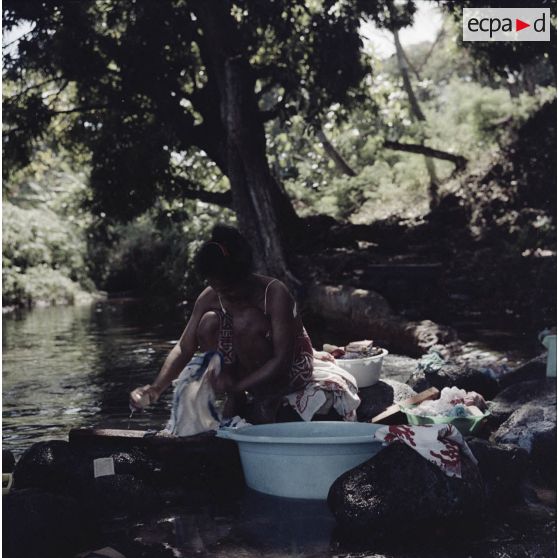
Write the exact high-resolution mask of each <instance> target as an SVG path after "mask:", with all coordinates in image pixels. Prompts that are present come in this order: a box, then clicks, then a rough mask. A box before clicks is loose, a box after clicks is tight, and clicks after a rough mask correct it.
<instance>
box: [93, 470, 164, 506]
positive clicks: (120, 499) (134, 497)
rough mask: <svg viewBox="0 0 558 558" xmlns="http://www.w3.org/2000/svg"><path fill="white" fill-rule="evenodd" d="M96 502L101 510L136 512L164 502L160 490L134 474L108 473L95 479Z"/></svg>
mask: <svg viewBox="0 0 558 558" xmlns="http://www.w3.org/2000/svg"><path fill="white" fill-rule="evenodd" d="M95 504H96V507H97V509H98V511H99V512H101V513H102V512H110V513H118V512H124V513H126V514H136V513H140V512H143V511H147V510H151V509H154V508H156V507H157V506H159V505H161V504H162V501H161V498H160V496H159V494H158V492H157V491H156V490H155V489H154V488H153V487H152V486H150V485H148V484H147V483H145V482H144V481H143V480H141V479H139V478H137V477H135V476H133V475H123V474H115V475H106V476H102V477H98V478H96V479H95Z"/></svg>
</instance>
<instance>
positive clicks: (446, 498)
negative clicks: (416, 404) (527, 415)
mask: <svg viewBox="0 0 558 558" xmlns="http://www.w3.org/2000/svg"><path fill="white" fill-rule="evenodd" d="M462 475H463V478H461V479H457V478H451V477H448V476H447V475H445V474H444V473H443V472H442V471H441V470H440V469H439V468H438V467H436V466H435V465H433V464H432V463H430V462H429V461H427V460H426V459H424V458H423V457H421V456H420V455H419V454H418V453H417V452H415V451H414V450H412V449H410V448H409V447H407V446H406V445H404V444H392V445H390V446H388V447H386V448H385V449H383V450H382V451H380V453H378V454H377V455H376V456H374V457H373V458H372V459H369V460H368V461H366V462H365V463H363V464H362V465H359V466H358V467H355V468H354V469H351V470H350V471H348V472H346V473H344V474H343V475H341V476H340V477H339V478H338V479H337V480H336V481H335V482H334V483H333V485H332V487H331V489H330V491H329V495H328V504H329V507H330V509H331V510H332V512H333V514H334V516H335V518H336V519H337V522H338V523H339V525H340V526H341V528H342V529H343V530H344V531H345V532H346V533H347V534H352V535H354V536H357V537H364V538H369V537H373V538H385V537H390V536H395V537H401V536H403V535H406V534H418V533H419V532H422V534H424V535H427V534H428V533H433V532H434V531H435V530H436V529H440V528H444V527H447V528H452V529H459V528H462V529H470V528H472V526H473V525H476V524H477V523H478V522H479V520H482V516H483V511H484V506H485V502H486V499H485V493H484V486H483V482H482V478H481V476H480V473H479V470H478V468H477V467H476V466H475V465H474V464H473V463H471V462H470V461H469V460H467V459H463V462H462Z"/></svg>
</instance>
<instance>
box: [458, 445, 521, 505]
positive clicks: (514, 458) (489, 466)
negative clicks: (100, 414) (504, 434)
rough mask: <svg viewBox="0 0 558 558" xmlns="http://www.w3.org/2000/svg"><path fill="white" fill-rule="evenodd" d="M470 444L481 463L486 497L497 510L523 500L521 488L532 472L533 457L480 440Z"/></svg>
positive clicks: (511, 447) (507, 446)
mask: <svg viewBox="0 0 558 558" xmlns="http://www.w3.org/2000/svg"><path fill="white" fill-rule="evenodd" d="M467 443H468V445H469V447H470V448H471V451H472V452H473V455H474V456H475V457H476V458H477V460H478V467H479V470H480V473H481V476H482V479H483V481H484V486H485V489H486V494H487V497H488V499H489V500H490V502H491V504H492V505H493V506H496V507H498V506H503V505H506V504H510V503H513V502H515V501H517V500H519V499H520V497H521V484H522V481H523V480H524V478H525V476H526V474H527V470H528V468H529V454H528V453H527V451H526V450H524V449H523V448H520V447H518V446H514V445H512V444H494V443H491V442H488V441H487V440H481V439H480V438H469V439H467Z"/></svg>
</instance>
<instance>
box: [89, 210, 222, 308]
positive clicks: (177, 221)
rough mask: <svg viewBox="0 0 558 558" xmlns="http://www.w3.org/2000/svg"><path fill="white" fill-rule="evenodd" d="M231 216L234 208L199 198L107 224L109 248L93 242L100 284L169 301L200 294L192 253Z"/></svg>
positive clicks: (112, 288)
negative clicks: (109, 237)
mask: <svg viewBox="0 0 558 558" xmlns="http://www.w3.org/2000/svg"><path fill="white" fill-rule="evenodd" d="M231 220H232V212H230V211H227V210H222V209H218V208H215V207H214V206H210V205H208V204H204V203H202V202H195V201H188V202H185V203H177V202H175V203H173V204H168V203H165V202H160V203H159V204H158V205H157V207H155V208H153V209H152V210H150V211H148V212H146V213H145V214H143V215H141V216H140V217H138V218H136V219H134V220H133V221H131V222H129V223H127V224H115V225H113V226H112V227H110V231H109V232H110V236H111V238H112V243H111V245H110V246H99V245H95V246H92V249H93V251H97V255H96V257H95V256H94V259H95V260H96V261H98V262H99V263H100V269H97V270H96V272H97V274H98V276H99V280H100V284H101V285H102V286H103V288H105V289H107V290H109V291H111V292H115V291H129V290H133V291H134V292H135V293H136V294H142V295H144V296H150V297H160V298H166V299H168V300H181V299H183V298H188V297H189V296H190V297H191V296H192V295H193V294H199V291H200V290H201V284H200V282H199V278H198V277H197V276H196V274H195V273H194V272H193V267H192V262H193V256H194V254H195V253H196V251H197V249H198V248H199V247H200V245H201V243H202V242H203V241H204V240H205V239H207V238H208V237H209V233H210V230H211V228H212V227H213V225H214V224H215V223H216V222H218V221H220V222H231ZM99 252H100V253H99ZM101 262H102V263H101Z"/></svg>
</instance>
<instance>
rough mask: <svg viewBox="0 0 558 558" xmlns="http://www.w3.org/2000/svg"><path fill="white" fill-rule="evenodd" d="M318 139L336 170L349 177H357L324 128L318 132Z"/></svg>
mask: <svg viewBox="0 0 558 558" xmlns="http://www.w3.org/2000/svg"><path fill="white" fill-rule="evenodd" d="M316 137H317V138H318V139H319V140H320V142H321V144H322V146H323V148H324V151H325V152H326V154H327V155H328V156H329V158H330V159H331V160H332V161H333V162H334V163H335V166H336V168H337V169H338V170H339V171H341V172H342V173H343V174H346V175H347V176H356V175H357V173H356V172H355V171H354V170H353V169H352V168H351V166H350V165H349V163H347V161H345V159H344V158H343V156H342V155H341V153H339V151H337V149H335V147H334V146H333V144H332V143H331V142H330V141H329V138H328V137H327V136H326V134H325V132H324V130H323V128H318V129H317V130H316Z"/></svg>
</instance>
